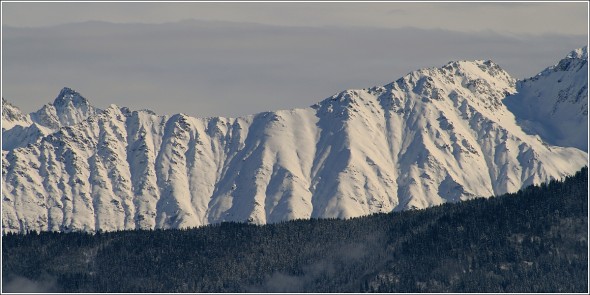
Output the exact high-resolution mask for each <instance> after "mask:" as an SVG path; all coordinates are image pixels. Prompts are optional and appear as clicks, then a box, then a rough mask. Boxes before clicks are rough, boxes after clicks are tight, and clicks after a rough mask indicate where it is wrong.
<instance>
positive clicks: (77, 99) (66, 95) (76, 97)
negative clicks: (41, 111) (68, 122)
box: [53, 87, 88, 107]
mask: <svg viewBox="0 0 590 295" xmlns="http://www.w3.org/2000/svg"><path fill="white" fill-rule="evenodd" d="M70 102H71V103H72V105H73V106H75V107H80V106H88V100H87V99H86V98H84V97H83V96H82V95H80V93H78V92H76V91H75V90H73V89H72V88H69V87H64V88H63V89H62V90H61V91H60V92H59V95H58V96H57V97H56V98H55V100H54V101H53V105H54V106H56V107H59V106H67V105H68V104H69V103H70Z"/></svg>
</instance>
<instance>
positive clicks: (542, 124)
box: [504, 46, 588, 151]
mask: <svg viewBox="0 0 590 295" xmlns="http://www.w3.org/2000/svg"><path fill="white" fill-rule="evenodd" d="M516 88H517V93H516V94H514V95H512V96H508V97H507V98H506V99H505V100H504V103H505V104H506V106H507V107H508V109H509V110H510V111H512V112H513V113H514V114H515V116H516V118H517V120H518V124H519V125H520V126H521V127H522V128H523V129H524V130H525V131H526V132H527V133H529V134H538V135H540V136H541V138H542V139H543V140H544V141H546V142H547V143H549V144H554V145H559V146H571V147H576V148H579V149H582V150H584V151H588V47H587V46H585V47H582V48H579V49H576V50H574V51H572V52H571V53H569V54H568V55H567V56H566V57H565V58H564V59H562V60H560V61H559V62H558V63H557V64H555V65H553V66H551V67H548V68H546V69H545V70H543V71H542V72H541V73H539V74H538V75H537V76H535V77H532V78H530V79H525V80H523V81H519V82H518V84H517V86H516Z"/></svg>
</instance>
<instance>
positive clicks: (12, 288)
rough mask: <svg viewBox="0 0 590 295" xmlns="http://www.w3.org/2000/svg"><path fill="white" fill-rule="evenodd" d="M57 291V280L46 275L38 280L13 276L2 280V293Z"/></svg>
mask: <svg viewBox="0 0 590 295" xmlns="http://www.w3.org/2000/svg"><path fill="white" fill-rule="evenodd" d="M59 291H60V289H59V287H58V284H57V280H56V279H55V278H52V277H48V276H44V277H42V278H41V279H39V280H31V279H28V278H25V277H21V276H13V277H10V278H8V279H7V280H4V281H3V282H2V292H3V293H55V292H59Z"/></svg>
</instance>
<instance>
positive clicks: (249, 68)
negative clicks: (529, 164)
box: [2, 3, 588, 117]
mask: <svg viewBox="0 0 590 295" xmlns="http://www.w3.org/2000/svg"><path fill="white" fill-rule="evenodd" d="M587 7H588V6H587V3H530V4H529V3H496V4H490V3H470V4H463V3H461V4H458V3H441V4H433V3H306V4H297V3H292V4H285V3H271V4H269V3H260V4H256V3H245V4H242V3H239V4H236V3H123V4H121V3H90V4H88V3H2V17H3V18H2V21H3V24H2V30H3V32H2V42H3V45H2V46H3V48H2V71H3V76H2V96H3V97H4V98H6V99H8V100H9V101H10V102H12V103H14V104H15V105H17V106H19V107H20V108H21V109H23V111H25V112H31V111H33V110H36V109H38V108H39V107H41V106H42V105H43V104H45V103H47V102H50V101H52V100H53V99H54V98H55V96H56V95H57V94H58V92H59V90H60V89H61V88H62V87H64V86H68V87H71V88H73V89H76V90H77V91H79V92H80V93H81V94H82V95H84V96H85V97H86V98H88V99H89V100H90V101H91V103H93V104H94V105H96V106H98V107H102V108H104V107H106V106H108V105H109V104H111V103H115V104H118V105H120V106H128V107H130V108H131V109H143V108H149V109H152V110H154V111H155V112H157V113H160V114H174V113H180V112H183V113H186V114H189V115H193V116H199V117H207V116H232V117H235V116H242V115H247V114H252V113H257V112H261V111H267V110H276V109H286V108H295V107H306V106H308V105H311V104H313V103H315V102H318V101H320V100H322V99H324V98H325V97H328V96H330V95H332V94H334V93H336V92H338V91H341V90H345V89H349V88H364V87H370V86H375V85H383V84H386V83H389V82H391V81H393V80H396V79H397V78H399V77H401V76H402V75H404V74H406V73H407V72H409V71H412V70H415V69H418V68H421V67H435V66H441V65H443V64H445V63H446V62H448V61H450V60H457V59H492V60H493V61H495V62H496V63H498V64H499V65H500V66H502V67H503V68H504V69H506V70H507V71H508V72H510V73H511V74H512V75H513V76H515V77H516V78H525V77H529V76H532V75H535V74H536V73H538V72H539V71H541V70H542V69H543V68H545V67H547V66H550V65H552V64H554V63H556V62H557V61H558V60H559V59H561V58H563V57H564V56H565V55H566V54H567V53H568V52H569V51H570V50H572V49H575V48H578V47H582V46H583V45H585V44H587V39H588V36H587V30H588V28H587V21H588V15H587ZM187 19H191V20H187Z"/></svg>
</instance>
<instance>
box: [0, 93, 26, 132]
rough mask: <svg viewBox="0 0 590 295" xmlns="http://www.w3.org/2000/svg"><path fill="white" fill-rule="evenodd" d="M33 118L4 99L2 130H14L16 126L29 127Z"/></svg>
mask: <svg viewBox="0 0 590 295" xmlns="http://www.w3.org/2000/svg"><path fill="white" fill-rule="evenodd" d="M31 124H32V122H31V118H30V117H29V116H28V115H25V114H23V112H21V110H20V109H19V108H17V107H16V106H14V105H13V104H11V103H9V102H8V101H6V99H4V97H3V98H2V130H8V129H12V128H13V127H14V126H29V125H31Z"/></svg>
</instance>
